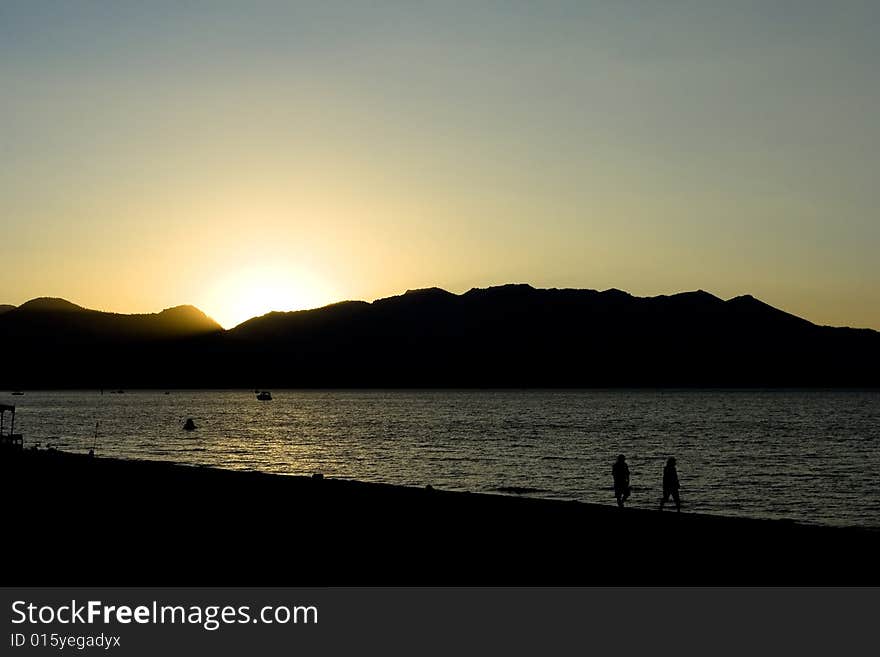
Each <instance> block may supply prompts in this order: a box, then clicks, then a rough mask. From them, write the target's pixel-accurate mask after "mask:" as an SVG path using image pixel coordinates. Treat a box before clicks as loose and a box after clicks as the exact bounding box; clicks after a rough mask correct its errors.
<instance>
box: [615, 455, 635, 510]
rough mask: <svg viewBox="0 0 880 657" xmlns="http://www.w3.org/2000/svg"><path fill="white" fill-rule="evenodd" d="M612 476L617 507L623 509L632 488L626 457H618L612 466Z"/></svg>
mask: <svg viewBox="0 0 880 657" xmlns="http://www.w3.org/2000/svg"><path fill="white" fill-rule="evenodd" d="M611 476H612V477H613V478H614V497H616V498H617V506H619V507H620V508H623V503H624V502H626V501H627V500H628V499H629V494H630V492H632V487H631V486H630V485H629V466H628V465H627V464H626V457H625V456H624V455H623V454H620V455H618V457H617V461H616V462H615V463H614V465H612V466H611Z"/></svg>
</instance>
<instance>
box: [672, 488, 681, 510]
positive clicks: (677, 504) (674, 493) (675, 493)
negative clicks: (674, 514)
mask: <svg viewBox="0 0 880 657" xmlns="http://www.w3.org/2000/svg"><path fill="white" fill-rule="evenodd" d="M672 499H674V500H675V510H676V511H678V512H679V513H681V498H680V497H679V496H678V489H677V488H676V489H675V490H673V491H672Z"/></svg>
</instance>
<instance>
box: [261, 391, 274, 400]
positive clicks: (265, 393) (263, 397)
mask: <svg viewBox="0 0 880 657" xmlns="http://www.w3.org/2000/svg"><path fill="white" fill-rule="evenodd" d="M257 399H258V400H260V401H272V393H271V392H269V391H268V390H261V391H260V392H258V393H257Z"/></svg>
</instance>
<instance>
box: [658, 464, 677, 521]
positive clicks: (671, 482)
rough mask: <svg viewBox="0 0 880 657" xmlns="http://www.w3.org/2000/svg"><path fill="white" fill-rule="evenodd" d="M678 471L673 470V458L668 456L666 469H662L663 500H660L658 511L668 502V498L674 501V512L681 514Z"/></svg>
mask: <svg viewBox="0 0 880 657" xmlns="http://www.w3.org/2000/svg"><path fill="white" fill-rule="evenodd" d="M678 489H679V484H678V470H676V469H675V457H674V456H670V457H669V458H668V459H667V460H666V467H665V468H663V499H662V500H660V510H661V511H662V510H663V505H664V504H665V503H666V502H668V501H669V496H670V495H671V496H672V499H674V500H675V510H676V511H678V512H681V499H680V498H679V497H678Z"/></svg>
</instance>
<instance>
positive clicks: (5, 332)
mask: <svg viewBox="0 0 880 657" xmlns="http://www.w3.org/2000/svg"><path fill="white" fill-rule="evenodd" d="M222 330H223V329H222V327H221V326H220V325H219V324H217V322H215V321H214V320H212V319H211V318H210V317H208V316H207V315H205V314H204V313H203V312H202V311H200V310H199V309H198V308H195V307H193V306H178V307H176V308H169V309H167V310H163V311H162V312H160V313H155V314H145V315H123V314H119V313H108V312H101V311H98V310H89V309H86V308H83V307H81V306H77V305H76V304H73V303H71V302H69V301H66V300H65V299H55V298H49V297H41V298H38V299H32V300H31V301H28V302H26V303H23V304H22V305H21V306H18V307H17V308H16V307H12V308H11V309H10V310H8V311H7V312H5V313H3V314H2V315H0V339H2V340H3V341H4V344H5V343H6V342H7V341H10V342H11V343H14V344H18V345H19V346H21V347H24V346H32V347H35V348H38V347H40V346H46V345H45V344H44V343H43V341H50V340H51V341H52V343H54V344H65V345H83V346H100V345H101V344H102V343H104V342H140V341H145V340H146V341H152V340H174V339H180V338H189V337H193V336H197V335H205V334H209V333H216V332H218V331H222Z"/></svg>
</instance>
